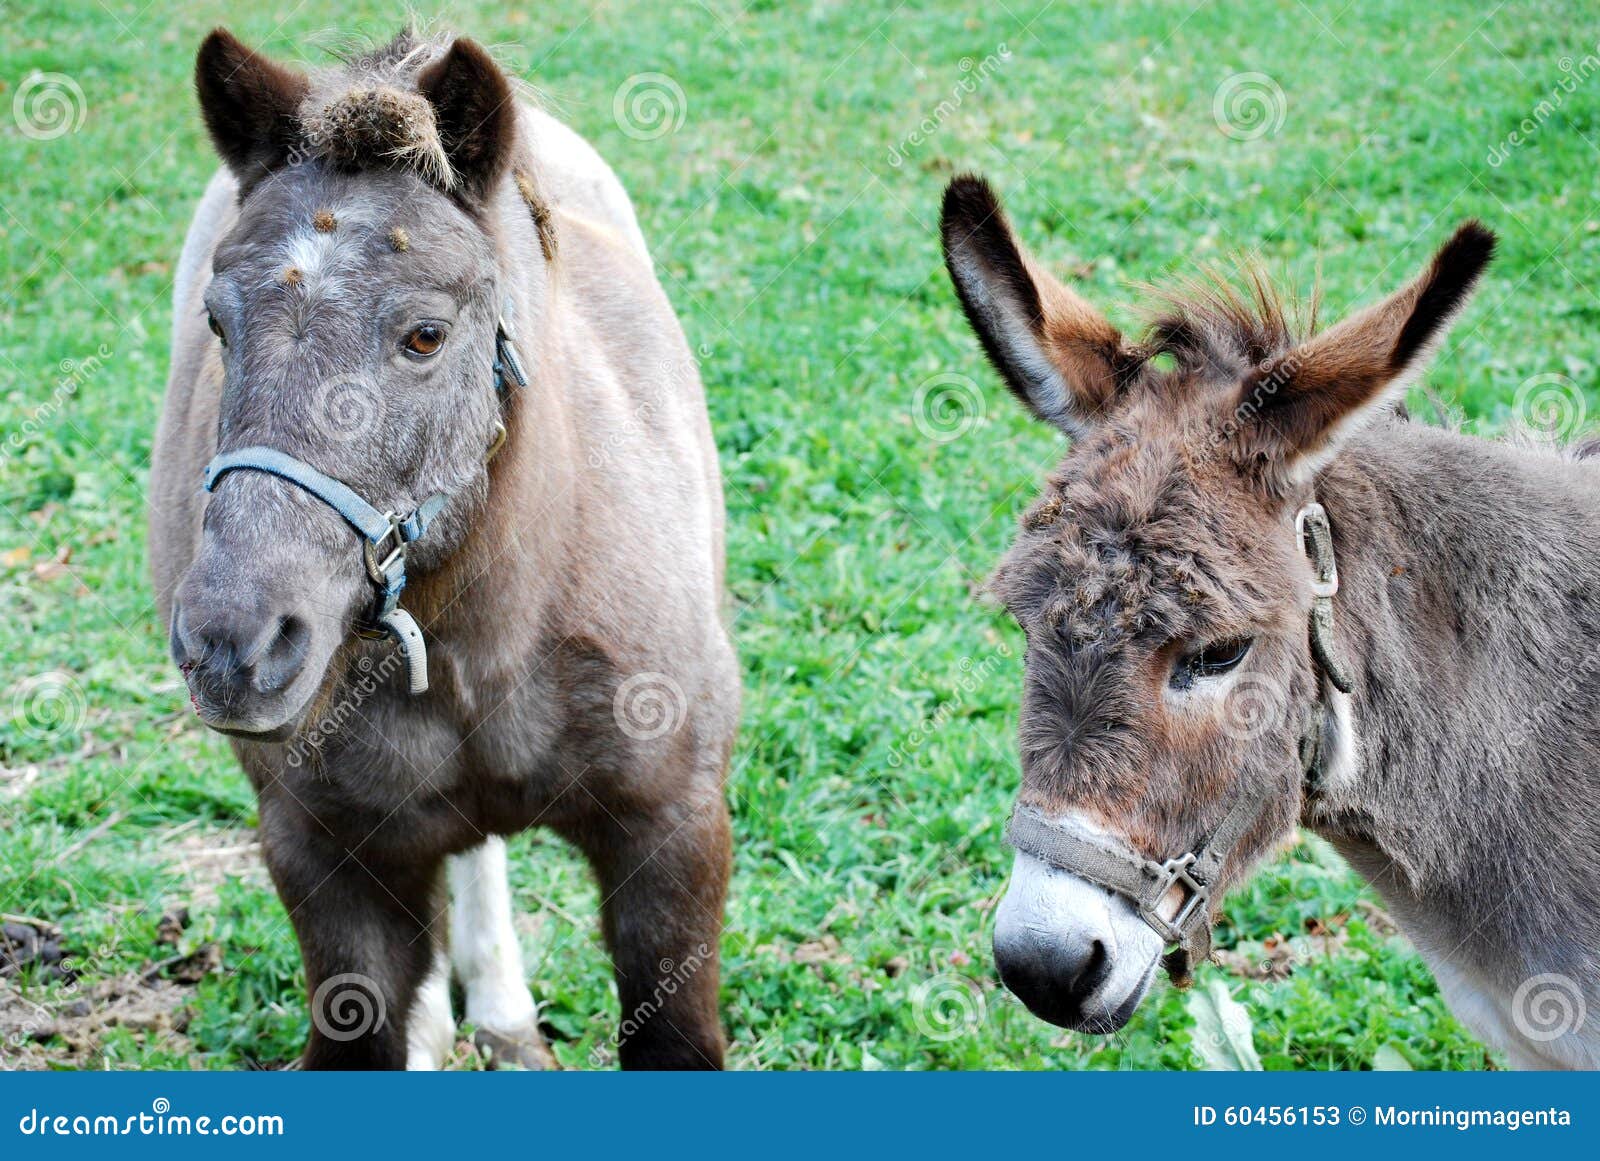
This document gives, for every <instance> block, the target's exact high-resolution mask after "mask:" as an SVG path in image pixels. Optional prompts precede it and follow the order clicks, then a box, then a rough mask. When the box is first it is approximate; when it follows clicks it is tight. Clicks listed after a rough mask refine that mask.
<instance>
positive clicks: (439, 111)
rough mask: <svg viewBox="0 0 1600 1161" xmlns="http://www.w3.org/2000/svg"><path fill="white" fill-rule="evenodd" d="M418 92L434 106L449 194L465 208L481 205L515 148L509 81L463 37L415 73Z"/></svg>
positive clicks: (513, 102) (514, 107) (514, 111)
mask: <svg viewBox="0 0 1600 1161" xmlns="http://www.w3.org/2000/svg"><path fill="white" fill-rule="evenodd" d="M417 91H418V92H420V93H421V94H422V95H423V96H424V97H426V98H428V100H429V101H430V102H431V103H432V105H433V111H434V119H435V120H436V122H437V123H438V126H439V138H440V141H441V143H442V144H443V145H444V152H445V156H446V157H447V158H448V159H449V161H450V173H451V179H452V180H451V192H453V193H454V194H455V195H456V196H457V197H458V198H459V199H460V200H461V202H462V203H463V204H464V205H465V206H466V207H467V208H468V209H469V210H474V211H476V210H479V209H481V208H482V207H483V204H484V202H485V200H486V199H487V197H488V195H489V193H490V191H491V190H493V189H494V185H495V182H496V181H498V180H499V178H500V176H501V175H502V174H503V173H504V172H505V170H506V166H507V165H508V164H509V163H510V161H511V155H512V151H513V150H514V149H515V147H516V140H517V102H516V98H515V96H514V95H513V94H512V92H511V83H510V82H509V81H507V80H506V76H505V74H504V73H503V72H501V71H500V66H499V65H497V64H495V63H494V60H493V58H491V57H490V56H489V54H488V53H487V52H485V51H484V50H483V48H482V47H481V46H479V45H478V44H477V43H475V42H474V41H471V40H468V39H466V38H465V37H462V38H461V39H460V40H457V41H456V42H455V43H454V44H452V45H451V46H450V51H449V52H447V53H445V54H444V55H443V56H442V57H440V58H439V59H438V60H437V61H435V62H434V63H433V64H431V65H429V66H428V67H427V68H425V69H423V70H422V72H421V73H420V74H419V75H418V76H417Z"/></svg>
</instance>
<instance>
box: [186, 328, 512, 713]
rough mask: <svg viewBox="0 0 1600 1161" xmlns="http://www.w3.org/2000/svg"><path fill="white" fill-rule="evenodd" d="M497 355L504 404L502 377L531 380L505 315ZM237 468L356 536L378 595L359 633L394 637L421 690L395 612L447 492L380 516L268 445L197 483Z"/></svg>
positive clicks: (499, 431)
mask: <svg viewBox="0 0 1600 1161" xmlns="http://www.w3.org/2000/svg"><path fill="white" fill-rule="evenodd" d="M494 356H495V357H494V388H495V394H496V395H497V396H498V397H499V398H500V399H501V400H502V401H504V399H505V397H506V394H507V392H508V391H509V390H510V387H509V386H508V383H507V380H508V379H509V380H510V381H511V382H513V383H515V384H516V385H517V386H518V387H526V386H527V385H528V376H527V374H526V372H524V371H523V369H522V361H521V360H520V359H519V358H518V357H517V350H516V347H515V346H514V345H513V343H512V340H511V335H510V333H509V332H508V331H507V330H506V324H505V319H504V318H503V317H502V318H501V320H500V322H499V325H498V326H497V327H496V328H495V336H494ZM505 437H506V429H505V424H504V423H503V422H500V421H498V420H497V421H496V423H495V438H494V442H493V443H492V444H491V445H490V446H489V452H488V455H487V456H486V457H485V458H486V460H487V459H492V458H493V457H494V454H495V452H497V451H499V450H500V445H501V444H502V443H504V442H505ZM238 471H250V472H265V473H267V474H268V475H271V476H277V477H278V478H279V479H282V480H288V481H289V483H291V484H293V485H294V486H295V487H297V488H299V489H300V490H301V491H302V492H306V493H307V494H309V495H312V496H315V497H316V498H317V499H319V500H321V501H322V502H323V503H324V504H326V505H327V506H328V507H330V508H332V509H333V510H334V511H335V512H337V513H338V514H339V515H340V516H342V517H344V520H345V523H347V524H349V525H350V527H352V528H354V529H355V530H356V531H357V532H358V533H360V535H361V539H362V544H361V554H362V557H363V559H364V562H365V564H366V568H367V575H368V576H369V577H370V578H371V579H372V583H373V584H374V585H376V586H377V589H378V593H377V596H376V598H375V599H374V600H373V603H372V605H371V607H370V608H369V609H368V610H367V613H366V614H365V616H363V617H362V618H361V619H360V620H358V621H357V622H356V632H357V633H359V634H360V635H361V636H363V637H369V638H381V637H391V638H393V639H394V642H395V644H396V645H397V646H398V647H399V649H400V654H401V656H402V657H404V658H405V662H406V674H407V677H408V679H409V683H410V689H411V692H412V693H414V694H415V693H426V692H427V690H428V647H427V644H426V642H425V641H424V640H423V637H422V630H421V629H420V628H418V627H417V621H416V618H415V617H413V616H412V615H411V614H410V613H408V612H406V611H405V610H404V609H402V608H400V594H401V593H402V592H404V591H405V587H406V550H407V549H408V548H409V547H410V546H411V544H412V543H413V542H414V541H417V540H420V539H422V537H423V536H424V535H425V534H426V533H427V531H428V525H430V524H432V523H433V519H434V517H436V516H437V515H439V513H440V512H441V511H443V509H444V507H445V505H447V504H448V503H449V502H450V493H448V492H438V493H436V494H434V495H432V496H429V497H428V498H427V499H426V500H424V501H423V502H422V503H421V504H419V505H417V507H416V508H414V509H413V510H412V511H411V512H410V513H408V514H407V515H404V516H400V515H397V514H396V513H394V512H380V511H379V510H378V509H377V508H375V507H374V506H373V505H371V504H369V503H368V502H367V501H366V500H364V499H362V498H361V497H360V496H359V495H357V494H356V492H355V491H354V489H352V488H351V487H350V486H349V485H348V484H345V483H344V482H343V481H340V480H336V479H334V478H333V477H332V476H330V475H328V474H327V473H326V472H321V471H318V470H317V469H316V468H314V467H312V466H311V465H310V464H308V463H306V462H305V461H304V460H299V459H296V458H295V457H294V456H292V455H289V454H288V453H287V452H281V451H278V450H277V449H276V448H270V447H246V448H240V449H238V450H237V451H230V452H221V453H219V454H217V455H216V456H215V457H213V458H212V460H211V462H210V463H209V464H207V465H206V470H205V479H204V482H203V485H202V486H203V487H204V489H205V490H206V491H207V492H214V491H216V488H217V485H218V484H219V483H220V482H221V481H222V478H223V477H224V476H226V475H227V474H228V473H229V472H238Z"/></svg>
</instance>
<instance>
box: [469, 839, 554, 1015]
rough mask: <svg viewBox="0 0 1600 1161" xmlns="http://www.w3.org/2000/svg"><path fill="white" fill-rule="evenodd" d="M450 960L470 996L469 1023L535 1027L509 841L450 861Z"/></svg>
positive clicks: (486, 844)
mask: <svg viewBox="0 0 1600 1161" xmlns="http://www.w3.org/2000/svg"><path fill="white" fill-rule="evenodd" d="M449 863H450V897H451V903H452V906H451V908H450V955H451V959H452V960H453V961H454V965H455V972H456V979H458V980H460V981H461V987H462V989H463V990H464V991H465V992H466V994H467V1019H468V1020H470V1021H472V1023H474V1024H476V1025H477V1026H478V1027H480V1028H487V1029H489V1030H490V1031H493V1032H502V1033H506V1032H513V1031H516V1030H518V1029H520V1028H524V1027H527V1026H528V1025H530V1024H532V1023H533V1017H534V1003H533V994H532V993H531V992H529V991H528V984H527V981H526V980H525V979H524V978H523V975H522V952H521V950H520V949H519V948H518V947H517V933H516V931H515V930H514V929H513V927H512V926H511V884H510V882H509V881H508V879H507V877H506V844H505V840H504V839H502V838H498V837H490V838H487V839H485V840H484V841H483V844H482V845H481V846H477V847H474V848H473V849H472V850H470V851H467V852H465V853H464V854H459V855H453V856H451V858H450V860H449Z"/></svg>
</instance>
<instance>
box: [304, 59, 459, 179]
mask: <svg viewBox="0 0 1600 1161" xmlns="http://www.w3.org/2000/svg"><path fill="white" fill-rule="evenodd" d="M449 47H450V41H449V38H447V37H440V36H424V35H422V34H420V33H418V32H417V31H416V30H415V29H414V28H406V29H404V30H402V31H401V32H400V33H399V35H397V36H396V37H395V38H394V39H393V40H391V41H390V42H389V43H388V44H386V45H383V46H382V47H379V48H370V47H369V48H366V49H361V48H355V47H344V48H336V49H334V50H333V55H334V56H335V58H336V59H337V60H338V61H339V63H338V64H337V65H335V66H334V67H332V68H329V69H325V70H322V71H320V72H318V73H316V74H314V75H313V78H312V84H311V91H310V92H309V93H308V94H307V96H306V99H305V102H304V103H303V104H302V105H301V107H300V129H301V133H302V136H303V139H304V144H305V148H306V151H307V152H308V153H309V154H310V155H311V156H314V157H322V158H326V159H327V160H329V161H332V162H334V163H336V164H338V165H341V166H347V167H351V168H385V167H392V166H397V167H401V168H406V169H411V170H413V171H415V172H416V173H417V174H418V175H420V176H421V177H422V178H423V179H424V180H425V181H428V182H430V183H431V184H433V185H436V186H438V187H439V188H441V189H446V190H448V189H450V188H452V187H453V186H454V185H455V180H456V179H455V174H453V173H452V172H451V169H450V161H449V158H448V156H447V155H446V153H445V148H444V142H443V141H442V140H441V138H440V136H439V127H438V124H437V123H436V121H435V119H434V114H433V106H432V105H431V104H429V103H428V101H427V99H426V98H424V97H423V96H422V95H421V94H420V93H419V92H418V91H417V76H418V74H419V73H421V71H422V70H423V69H424V68H426V67H427V66H428V65H429V64H430V63H432V62H433V61H434V60H436V59H438V57H439V56H441V55H442V54H443V53H444V52H445V51H446V50H447V49H448V48H449Z"/></svg>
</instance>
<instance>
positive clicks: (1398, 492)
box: [1306, 422, 1600, 982]
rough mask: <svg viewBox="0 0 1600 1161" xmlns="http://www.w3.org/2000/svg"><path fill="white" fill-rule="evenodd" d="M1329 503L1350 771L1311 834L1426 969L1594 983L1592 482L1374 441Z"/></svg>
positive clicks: (1552, 470)
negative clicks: (1375, 897) (1376, 895)
mask: <svg viewBox="0 0 1600 1161" xmlns="http://www.w3.org/2000/svg"><path fill="white" fill-rule="evenodd" d="M1317 499H1318V500H1320V501H1321V502H1322V504H1323V505H1324V506H1325V507H1326V508H1327V509H1328V511H1329V514H1330V519H1331V521H1332V524H1333V528H1334V535H1335V542H1336V547H1337V552H1338V557H1339V571H1340V574H1341V582H1342V583H1341V589H1340V592H1339V596H1338V598H1337V599H1336V601H1335V606H1336V613H1335V620H1336V635H1337V638H1338V640H1339V642H1340V644H1341V646H1342V648H1343V649H1344V650H1345V652H1346V654H1347V655H1348V656H1349V657H1350V659H1351V661H1352V662H1353V663H1354V666H1355V669H1356V690H1355V693H1354V695H1353V697H1352V706H1351V708H1352V712H1353V729H1354V733H1355V736H1356V739H1357V744H1358V752H1357V755H1356V760H1355V761H1353V762H1351V763H1349V764H1347V765H1346V766H1344V767H1342V768H1341V770H1340V775H1339V777H1336V778H1334V779H1331V780H1330V781H1329V783H1328V784H1327V785H1326V786H1325V787H1324V788H1323V789H1322V792H1321V794H1320V795H1319V797H1318V799H1316V800H1313V802H1312V804H1311V805H1310V807H1309V808H1308V812H1307V819H1306V821H1307V822H1308V824H1309V825H1311V826H1312V827H1313V829H1316V830H1318V831H1319V832H1321V833H1323V834H1324V835H1325V836H1326V837H1328V838H1330V839H1331V840H1332V841H1333V842H1334V843H1335V845H1336V846H1337V847H1338V848H1339V849H1340V850H1341V851H1342V852H1343V853H1345V855H1346V857H1348V858H1349V859H1350V861H1351V862H1352V864H1353V865H1354V866H1355V867H1356V869H1357V870H1358V871H1360V872H1361V873H1363V874H1364V875H1365V876H1366V877H1367V878H1368V879H1369V880H1371V881H1372V882H1373V884H1374V885H1375V886H1376V887H1377V888H1378V890H1379V891H1380V893H1382V894H1383V895H1384V896H1385V898H1386V900H1387V901H1388V903H1389V904H1390V906H1391V907H1392V908H1394V910H1395V912H1396V915H1397V917H1399V918H1400V919H1401V921H1402V924H1404V925H1406V926H1407V927H1408V934H1410V935H1411V936H1412V938H1413V940H1414V941H1415V942H1416V943H1417V944H1418V945H1419V947H1422V948H1423V950H1424V951H1425V953H1427V952H1429V950H1430V947H1431V948H1432V949H1433V950H1434V951H1435V952H1438V953H1439V954H1440V955H1442V957H1443V958H1444V959H1446V960H1449V959H1450V956H1451V955H1452V954H1454V955H1455V956H1456V958H1457V959H1458V960H1459V959H1460V958H1462V957H1463V956H1470V957H1471V960H1472V963H1473V966H1474V970H1478V971H1481V972H1483V973H1485V975H1486V978H1492V979H1496V980H1500V981H1502V982H1503V981H1506V980H1514V979H1517V978H1525V977H1526V974H1527V971H1528V970H1531V969H1532V968H1533V967H1535V966H1538V967H1540V968H1541V970H1547V971H1563V970H1565V971H1574V972H1578V973H1580V975H1579V978H1583V979H1587V980H1589V981H1591V982H1592V981H1594V980H1596V978H1597V975H1596V972H1597V968H1600V963H1597V961H1600V918H1597V917H1596V916H1595V913H1594V909H1593V908H1591V907H1589V906H1588V904H1587V902H1585V903H1583V904H1582V905H1581V906H1580V905H1579V901H1580V900H1591V899H1593V898H1594V897H1595V896H1596V894H1600V869H1597V861H1600V860H1597V856H1600V810H1597V809H1596V807H1595V802H1596V800H1597V794H1596V791H1597V789H1600V773H1597V771H1600V714H1596V712H1595V707H1596V705H1597V704H1600V468H1597V467H1595V466H1590V465H1585V464H1580V463H1577V462H1574V461H1572V460H1570V459H1565V458H1562V457H1559V456H1556V455H1554V454H1547V453H1541V452H1535V451H1529V450H1522V449H1518V448H1514V447H1509V446H1507V445H1504V444H1498V443H1491V442H1488V441H1484V440H1476V439H1471V438H1468V437H1465V436H1461V435H1457V434H1454V433H1450V432H1445V431H1441V430H1438V429H1435V428H1429V427H1425V426H1422V425H1413V424H1405V423H1399V422H1395V423H1383V424H1380V425H1379V426H1377V427H1376V428H1374V429H1372V430H1370V431H1368V432H1366V433H1364V434H1362V435H1360V436H1358V437H1357V438H1356V439H1355V440H1353V441H1352V444H1351V445H1350V446H1349V448H1348V449H1347V450H1346V451H1345V452H1344V453H1343V454H1342V455H1341V456H1340V457H1339V458H1338V459H1337V460H1336V461H1334V463H1332V464H1330V465H1329V466H1328V467H1327V468H1326V469H1325V470H1324V471H1323V473H1322V475H1321V477H1320V478H1319V480H1318V483H1317ZM1580 911H1581V912H1583V913H1582V914H1580V913H1579V912H1580ZM1408 920H1409V922H1408ZM1452 949H1453V950H1452ZM1518 972H1521V973H1522V974H1521V976H1518V975H1517V973H1518Z"/></svg>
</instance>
